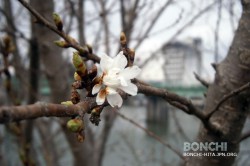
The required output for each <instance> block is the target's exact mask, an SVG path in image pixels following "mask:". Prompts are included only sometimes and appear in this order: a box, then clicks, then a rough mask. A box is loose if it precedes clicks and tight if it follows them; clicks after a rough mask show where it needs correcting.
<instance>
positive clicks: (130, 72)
mask: <svg viewBox="0 0 250 166" xmlns="http://www.w3.org/2000/svg"><path fill="white" fill-rule="evenodd" d="M140 72H141V69H140V68H139V67H138V66H132V67H127V68H126V69H124V70H123V71H121V72H120V74H119V76H120V77H124V79H126V80H130V79H133V78H135V77H136V76H138V75H139V73H140Z"/></svg>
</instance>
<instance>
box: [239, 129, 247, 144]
mask: <svg viewBox="0 0 250 166" xmlns="http://www.w3.org/2000/svg"><path fill="white" fill-rule="evenodd" d="M249 137H250V131H248V132H246V133H244V134H242V136H241V137H240V139H239V141H238V142H241V141H244V140H245V139H247V138H249Z"/></svg>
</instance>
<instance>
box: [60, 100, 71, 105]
mask: <svg viewBox="0 0 250 166" xmlns="http://www.w3.org/2000/svg"><path fill="white" fill-rule="evenodd" d="M61 104H62V105H66V106H70V105H73V103H72V101H63V102H61Z"/></svg>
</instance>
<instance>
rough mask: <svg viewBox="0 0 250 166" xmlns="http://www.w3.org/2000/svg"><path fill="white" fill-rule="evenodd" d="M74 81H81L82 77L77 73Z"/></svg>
mask: <svg viewBox="0 0 250 166" xmlns="http://www.w3.org/2000/svg"><path fill="white" fill-rule="evenodd" d="M74 79H75V80H76V81H81V80H82V79H81V77H80V76H79V75H78V74H77V72H75V73H74Z"/></svg>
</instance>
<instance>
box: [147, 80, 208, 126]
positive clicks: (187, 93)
mask: <svg viewBox="0 0 250 166" xmlns="http://www.w3.org/2000/svg"><path fill="white" fill-rule="evenodd" d="M149 84H150V85H153V86H154V87H158V88H163V89H167V90H169V91H170V92H173V93H176V94H178V95H180V96H183V97H186V98H188V99H190V100H191V101H192V102H193V104H194V105H195V106H197V107H203V105H204V93H205V92H206V88H205V87H204V86H202V85H189V86H186V85H173V84H166V83H164V82H149ZM147 100H148V102H147V121H148V122H156V121H157V122H161V121H162V122H163V123H164V122H165V121H166V119H167V117H168V110H169V109H173V107H171V106H170V105H169V104H167V103H166V101H164V100H162V99H159V98H157V97H148V99H147Z"/></svg>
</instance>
